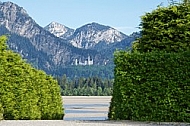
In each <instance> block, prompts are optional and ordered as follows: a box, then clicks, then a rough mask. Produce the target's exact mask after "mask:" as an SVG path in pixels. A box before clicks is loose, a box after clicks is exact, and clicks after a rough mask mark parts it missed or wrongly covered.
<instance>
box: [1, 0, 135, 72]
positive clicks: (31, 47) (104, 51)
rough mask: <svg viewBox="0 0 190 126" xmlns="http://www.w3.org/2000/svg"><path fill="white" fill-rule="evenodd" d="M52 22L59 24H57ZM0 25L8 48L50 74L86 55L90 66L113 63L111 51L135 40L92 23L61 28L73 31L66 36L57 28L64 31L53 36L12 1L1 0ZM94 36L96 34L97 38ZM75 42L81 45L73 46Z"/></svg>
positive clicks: (82, 60) (82, 58) (85, 57)
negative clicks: (91, 61) (91, 60)
mask: <svg viewBox="0 0 190 126" xmlns="http://www.w3.org/2000/svg"><path fill="white" fill-rule="evenodd" d="M54 24H55V23H54ZM55 25H57V26H59V24H55ZM0 28H1V30H0V35H3V34H9V35H10V36H9V40H8V45H9V48H10V49H12V50H13V51H15V52H18V53H19V54H21V56H22V57H23V58H24V59H26V60H27V61H28V62H30V63H31V64H32V65H33V66H35V67H37V68H39V69H41V70H44V71H45V72H47V73H48V74H52V75H56V73H57V72H58V71H59V73H61V72H63V73H64V71H60V70H65V68H66V67H67V66H72V65H73V64H75V63H76V59H80V60H81V62H85V61H86V59H87V57H88V56H90V58H92V59H93V64H92V65H105V64H106V65H109V64H111V65H113V60H112V59H113V52H114V50H116V48H117V46H118V47H119V48H120V49H124V48H126V47H125V46H130V44H131V43H132V41H133V40H134V39H135V38H130V39H129V36H127V35H125V34H122V33H121V32H119V31H115V29H113V28H111V27H110V26H104V25H101V24H98V23H95V22H92V23H88V24H86V25H83V26H81V27H79V28H77V29H76V30H74V29H70V28H69V27H66V26H65V27H62V28H68V29H70V30H71V32H72V33H67V35H68V36H66V35H65V36H64V34H65V33H66V32H67V31H64V29H61V30H60V29H59V28H58V31H59V30H60V31H61V32H65V33H64V34H62V33H60V32H58V34H59V36H55V34H52V33H51V32H50V31H48V30H47V29H46V28H43V27H41V26H40V25H38V24H37V23H36V22H35V20H33V19H32V17H30V16H29V15H28V14H27V11H26V10H24V9H23V7H20V6H18V5H16V4H14V3H12V2H0ZM68 31H69V30H68ZM109 31H110V33H113V34H110V36H111V37H110V38H109V35H108V33H109ZM103 33H104V34H103ZM117 33H118V34H119V37H118V40H117V39H116V38H117V36H116V35H117ZM99 35H100V36H99ZM101 35H104V36H106V37H108V38H109V39H108V40H110V41H107V39H100V38H101ZM63 36H64V37H63ZM114 36H115V39H114ZM120 36H121V37H120ZM96 37H99V38H98V39H99V40H97V38H96ZM95 38H96V39H95ZM102 38H103V37H102ZM77 39H78V40H77ZM82 40H83V41H82ZM95 40H97V41H95ZM111 40H114V41H111ZM116 40H117V41H116ZM120 40H121V41H120ZM124 40H125V42H124ZM77 42H78V45H79V46H80V47H77V46H74V45H73V43H77ZM117 43H118V44H117ZM119 43H120V44H119Z"/></svg>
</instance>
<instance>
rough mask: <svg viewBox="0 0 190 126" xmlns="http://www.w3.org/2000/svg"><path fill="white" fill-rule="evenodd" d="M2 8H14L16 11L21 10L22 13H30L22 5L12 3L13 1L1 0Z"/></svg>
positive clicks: (0, 7)
mask: <svg viewBox="0 0 190 126" xmlns="http://www.w3.org/2000/svg"><path fill="white" fill-rule="evenodd" d="M0 9H1V10H4V11H5V10H7V9H9V11H13V10H14V11H15V12H20V13H22V14H25V15H28V14H27V12H26V10H25V9H23V7H20V6H18V5H17V4H15V3H12V2H1V1H0Z"/></svg>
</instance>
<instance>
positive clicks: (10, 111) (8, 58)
mask: <svg viewBox="0 0 190 126" xmlns="http://www.w3.org/2000/svg"><path fill="white" fill-rule="evenodd" d="M5 42H6V37H5V36H2V37H0V104H1V105H2V106H3V111H4V112H3V117H4V119H63V108H62V107H63V106H62V98H61V95H60V88H59V86H58V83H57V82H56V81H55V80H54V79H53V78H52V77H50V76H47V75H46V74H45V73H44V72H43V71H39V70H36V69H34V68H32V67H31V65H29V64H27V63H26V62H25V61H24V60H22V59H21V57H20V56H19V55H18V54H16V53H13V52H12V51H10V50H7V48H6V43H5ZM0 108H1V107H0ZM0 113H1V112H0Z"/></svg>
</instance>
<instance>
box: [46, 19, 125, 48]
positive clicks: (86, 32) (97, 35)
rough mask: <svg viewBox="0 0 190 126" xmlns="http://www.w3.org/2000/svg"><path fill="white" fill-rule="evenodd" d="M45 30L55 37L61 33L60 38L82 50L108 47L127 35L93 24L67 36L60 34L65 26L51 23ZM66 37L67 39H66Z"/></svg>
mask: <svg viewBox="0 0 190 126" xmlns="http://www.w3.org/2000/svg"><path fill="white" fill-rule="evenodd" d="M49 27H51V28H49ZM45 29H46V30H48V31H49V32H51V33H53V34H54V35H56V36H57V37H59V33H61V35H64V37H62V36H60V38H64V39H66V40H67V41H69V43H71V44H72V45H73V46H75V47H77V48H84V49H96V46H100V47H101V45H102V44H104V45H109V44H110V43H115V42H120V41H122V40H123V39H125V38H127V35H125V34H123V33H121V32H119V31H117V30H116V29H114V28H112V27H110V26H104V25H101V24H98V23H95V22H93V23H89V24H86V25H83V26H81V27H80V28H77V29H76V30H75V31H74V30H72V32H69V36H68V35H67V33H65V32H62V31H65V26H64V25H61V24H58V23H53V24H52V23H51V24H50V25H48V26H46V27H45ZM67 29H68V28H67V27H66V30H67ZM67 31H68V30H67ZM70 31H71V30H70ZM73 31H74V32H73ZM71 34H72V35H71ZM66 36H68V37H67V38H66Z"/></svg>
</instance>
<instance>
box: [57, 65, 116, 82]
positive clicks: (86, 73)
mask: <svg viewBox="0 0 190 126" xmlns="http://www.w3.org/2000/svg"><path fill="white" fill-rule="evenodd" d="M113 69H114V65H86V66H83V65H78V66H75V65H69V66H65V67H64V68H57V69H55V70H54V71H53V73H55V72H56V75H54V76H63V75H64V74H65V75H66V76H67V77H68V78H69V79H74V78H80V77H84V78H88V77H95V76H96V77H101V78H102V79H113Z"/></svg>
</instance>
